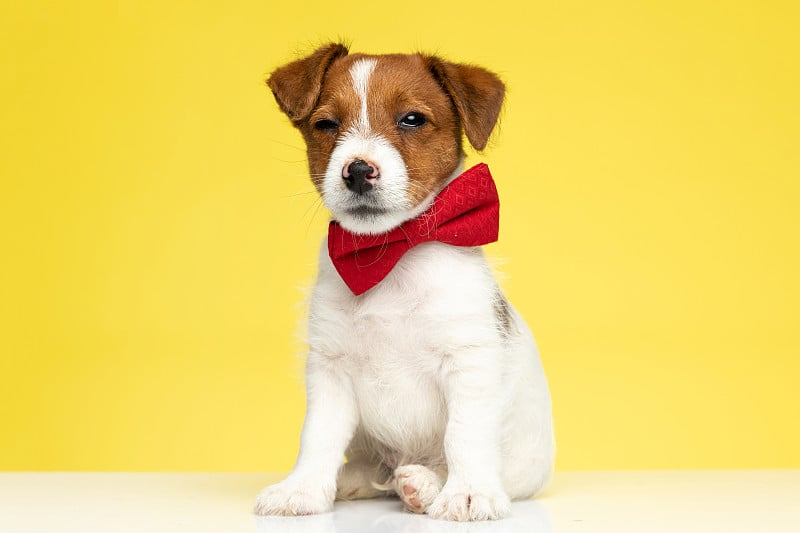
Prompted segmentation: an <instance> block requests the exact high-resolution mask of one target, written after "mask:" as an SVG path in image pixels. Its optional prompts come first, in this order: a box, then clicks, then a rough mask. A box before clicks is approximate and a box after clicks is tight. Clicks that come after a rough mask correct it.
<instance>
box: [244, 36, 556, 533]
mask: <svg viewBox="0 0 800 533" xmlns="http://www.w3.org/2000/svg"><path fill="white" fill-rule="evenodd" d="M267 84H268V85H269V87H270V89H272V91H273V93H274V95H275V98H276V100H277V102H278V104H279V106H280V108H281V110H282V111H283V112H284V113H286V115H288V117H289V118H290V119H291V121H292V124H293V125H294V126H295V127H296V128H297V129H298V130H300V133H301V134H302V135H303V138H304V140H305V142H306V145H307V150H308V162H309V167H310V171H311V181H312V182H313V184H314V186H315V188H316V189H317V191H318V192H319V194H320V195H321V196H322V200H323V202H324V203H325V205H326V207H327V208H328V209H329V210H330V212H331V213H332V215H333V219H334V221H333V222H331V226H330V229H329V236H328V239H326V243H325V244H324V245H323V247H322V251H321V253H320V257H319V276H318V279H317V281H316V285H315V286H314V289H313V292H312V295H311V299H310V313H309V327H308V334H309V338H308V342H309V347H310V350H309V353H308V359H307V363H306V382H307V412H306V418H305V423H304V425H303V431H302V437H301V444H300V453H299V455H298V458H297V463H296V465H295V467H294V469H293V470H292V472H291V473H290V474H289V476H288V477H287V478H286V479H285V480H283V481H282V482H280V483H278V484H276V485H272V486H270V487H267V488H266V489H264V490H263V491H262V492H261V494H260V495H259V496H258V499H257V502H256V506H255V511H256V513H258V514H264V515H305V514H313V513H322V512H325V511H329V510H331V509H332V506H333V502H334V499H358V498H373V497H378V496H383V495H386V494H389V493H396V494H397V495H398V496H399V497H400V499H401V500H402V501H403V504H404V506H405V508H406V509H407V510H409V511H412V512H415V513H427V514H428V515H430V516H431V517H433V518H439V519H447V520H459V521H469V520H494V519H499V518H502V517H504V516H506V515H508V514H509V512H510V499H520V498H528V497H530V496H532V495H534V494H536V493H537V492H539V491H540V490H541V489H542V488H543V487H544V486H545V485H546V483H547V482H548V480H549V478H550V475H551V471H552V468H553V457H554V451H555V444H554V438H553V429H552V417H551V407H550V393H549V391H548V387H547V382H546V379H545V375H544V371H543V369H542V366H541V363H540V361H539V356H538V352H537V348H536V344H535V342H534V340H533V337H532V336H531V333H530V331H529V330H528V328H527V326H526V325H525V323H524V321H523V320H522V318H520V315H519V314H517V312H516V311H515V310H514V308H513V307H512V306H511V305H510V304H509V302H508V301H507V300H506V299H505V297H504V296H503V294H502V293H501V291H500V289H499V288H498V285H497V283H496V281H495V280H494V278H493V276H492V273H491V269H490V268H489V266H488V264H487V261H486V259H485V258H484V255H483V252H482V250H481V248H480V247H479V245H480V244H485V243H487V242H491V241H492V240H494V239H495V238H496V232H497V205H498V204H497V200H496V192H495V189H494V183H493V182H492V178H491V175H490V174H489V171H488V168H487V167H486V166H485V165H478V166H477V167H474V168H473V169H470V170H468V171H466V172H463V161H464V151H463V147H462V137H463V136H466V138H467V140H468V141H469V143H470V144H471V145H472V146H473V147H474V148H475V149H476V150H482V149H483V148H484V147H485V146H486V143H487V140H488V138H489V135H490V133H491V132H492V129H493V128H494V126H495V123H496V122H497V118H498V115H499V113H500V108H501V106H502V102H503V96H504V86H503V83H502V82H501V81H500V80H499V79H498V77H497V76H496V75H494V74H492V73H490V72H488V71H486V70H484V69H482V68H479V67H475V66H470V65H463V64H455V63H450V62H447V61H444V60H442V59H440V58H438V57H435V56H428V55H422V54H414V55H362V54H348V50H347V48H345V47H344V46H342V45H340V44H330V45H327V46H324V47H322V48H319V49H318V50H316V51H315V52H314V53H313V54H311V55H310V56H308V57H306V58H304V59H300V60H298V61H295V62H293V63H290V64H288V65H285V66H283V67H280V68H278V69H277V70H276V71H275V72H273V73H272V75H271V76H270V78H269V80H268V82H267ZM345 457H346V458H347V461H346V462H345Z"/></svg>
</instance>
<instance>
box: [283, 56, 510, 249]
mask: <svg viewBox="0 0 800 533" xmlns="http://www.w3.org/2000/svg"><path fill="white" fill-rule="evenodd" d="M267 84H268V85H269V87H270V89H272V92H273V94H274V95H275V99H276V100H277V101H278V104H279V105H280V107H281V109H282V110H283V111H284V113H286V115H288V117H289V118H290V119H291V121H292V123H293V124H294V125H295V127H297V128H298V129H299V130H300V132H301V133H302V134H303V138H304V139H305V142H306V146H307V149H308V162H309V167H310V170H311V180H312V181H313V183H314V186H315V187H316V188H317V190H318V191H319V193H320V194H321V195H322V199H323V202H324V203H325V205H326V206H327V207H328V209H330V211H331V213H333V216H334V218H335V219H336V220H337V221H338V222H339V223H340V224H341V225H342V226H343V227H344V228H345V229H347V230H349V231H351V232H354V233H370V234H377V233H383V232H385V231H388V230H390V229H392V228H394V227H396V226H398V225H399V224H401V223H402V222H404V221H406V220H409V219H411V218H414V217H415V216H417V215H419V214H420V213H421V212H422V211H424V210H425V209H426V208H427V206H428V205H429V204H430V202H431V200H432V199H433V197H434V196H435V195H436V193H437V192H438V191H439V190H441V188H442V187H443V186H444V185H445V184H446V182H447V180H448V179H449V178H450V177H451V176H452V175H453V173H454V172H456V170H457V169H458V168H459V167H460V162H461V160H462V157H463V150H462V143H461V139H462V135H464V134H465V135H466V137H467V139H468V140H469V142H470V144H471V145H472V146H473V147H474V148H475V149H477V150H482V149H483V148H484V147H485V146H486V143H487V141H488V139H489V135H490V134H491V132H492V129H493V128H494V126H495V123H496V122H497V118H498V115H499V114H500V108H501V106H502V103H503V95H504V86H503V83H502V82H501V81H500V79H499V78H498V77H497V76H496V75H494V74H492V73H491V72H488V71H487V70H484V69H482V68H479V67H475V66H471V65H462V64H455V63H449V62H447V61H444V60H442V59H439V58H438V57H435V56H428V55H422V54H413V55H400V54H392V55H374V56H371V55H363V54H353V55H348V50H347V48H345V47H344V46H343V45H340V44H330V45H327V46H324V47H322V48H319V49H318V50H317V51H315V52H314V53H313V54H311V55H310V56H308V57H306V58H304V59H300V60H298V61H294V62H293V63H289V64H288V65H285V66H283V67H280V68H279V69H277V70H276V71H275V72H273V73H272V75H271V76H270V77H269V80H268V81H267Z"/></svg>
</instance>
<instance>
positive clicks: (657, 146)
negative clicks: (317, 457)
mask: <svg viewBox="0 0 800 533" xmlns="http://www.w3.org/2000/svg"><path fill="white" fill-rule="evenodd" d="M797 5H798V4H797V3H796V2H784V3H779V2H763V1H751V2H735V1H734V2H710V1H705V2H697V1H686V2H674V1H670V2H666V1H665V2H552V1H548V2H538V1H537V2H515V3H509V4H503V3H502V2H431V1H424V2H418V1H406V2H399V3H395V2H383V3H381V2H377V3H375V2H366V1H365V2H353V3H341V2H330V1H325V2H308V1H306V2H300V3H291V2H288V3H287V2H255V1H253V2H237V1H231V2H208V3H204V2H188V1H187V2H155V1H132V0H131V1H121V2H46V3H45V2H23V1H17V2H15V3H12V4H10V5H9V3H5V4H4V5H3V6H2V7H0V39H1V40H2V42H0V62H1V63H2V69H1V70H0V91H2V94H1V95H0V109H1V110H2V115H1V116H0V154H2V156H1V157H0V177H1V179H2V182H0V187H1V188H0V228H1V229H0V250H2V262H0V291H2V292H0V354H1V355H2V359H1V360H0V424H1V425H0V431H1V433H0V469H7V470H45V469H58V470H72V469H80V470H106V469H110V470H287V469H289V468H290V467H291V464H292V462H293V459H294V456H295V453H296V448H297V442H298V435H299V430H300V426H301V423H302V416H303V412H304V398H303V391H302V387H301V383H300V378H301V376H302V372H301V369H302V360H301V358H300V357H299V354H301V353H302V342H300V341H299V340H297V335H296V334H297V332H298V327H297V324H298V323H300V321H301V317H302V305H301V303H302V300H303V291H302V287H304V286H307V285H308V284H309V282H310V280H312V279H313V273H314V268H315V267H314V262H315V256H316V251H317V247H318V244H319V239H320V238H321V236H322V235H323V233H324V231H325V226H326V216H327V215H326V213H325V212H324V209H322V208H320V207H319V205H318V203H317V202H316V197H315V195H314V194H313V193H312V188H311V186H310V185H309V182H308V179H307V177H306V167H305V161H304V152H303V148H302V142H301V139H300V137H299V135H298V134H297V133H296V132H295V131H294V130H293V129H292V128H291V127H290V125H289V122H288V120H287V119H286V118H285V117H284V116H283V115H281V114H280V113H279V111H278V109H277V106H276V105H275V103H274V101H273V99H272V96H271V95H270V94H269V92H268V91H267V90H266V88H265V87H264V86H263V80H264V77H265V75H266V74H267V73H268V72H270V71H271V70H272V69H274V68H276V67H277V66H279V65H281V64H283V63H285V62H287V61H289V60H291V59H293V58H295V57H297V54H300V53H304V52H308V51H310V50H312V49H313V48H314V46H316V45H318V44H321V43H324V42H326V41H328V40H331V39H338V38H342V39H345V40H347V41H349V42H350V43H352V49H353V50H354V51H367V52H390V51H415V50H423V51H429V52H438V53H440V54H442V55H444V56H446V57H448V58H450V59H452V60H457V61H469V62H474V63H477V64H480V65H485V66H487V67H490V68H491V69H493V70H495V71H497V72H498V73H500V75H501V76H502V77H503V78H504V79H505V81H506V82H507V84H508V86H509V92H508V100H507V105H506V107H505V112H504V115H503V119H502V124H501V128H500V131H499V133H497V134H496V135H495V137H494V140H493V143H492V145H491V146H490V147H489V149H488V150H487V151H486V152H485V154H483V155H478V154H474V153H470V156H469V161H468V163H470V164H471V163H475V162H477V161H479V160H484V161H486V162H488V163H489V164H490V165H491V168H492V170H493V172H494V174H495V177H496V178H497V181H498V183H499V188H500V193H501V197H502V202H503V208H502V230H501V240H500V242H499V243H498V244H495V245H492V246H490V247H489V248H488V252H489V254H490V255H491V256H492V257H496V258H503V259H504V260H505V262H504V264H503V266H502V267H501V268H502V271H503V272H504V273H505V275H506V276H507V277H506V279H505V281H504V287H505V289H506V290H507V293H508V295H509V297H510V298H511V300H512V301H513V302H514V303H515V305H516V306H517V307H518V308H519V309H520V310H521V311H522V313H523V314H524V315H525V317H526V318H527V320H528V322H529V323H530V324H531V326H532V328H533V330H534V333H535V334H536V336H537V338H538V341H539V344H540V349H541V352H542V358H543V360H544V363H545V366H546V369H547V372H548V375H549V379H550V384H551V389H552V392H553V399H554V406H555V420H556V429H557V434H558V440H559V455H558V467H559V468H560V469H605V468H721V467H737V468H738V467H741V468H751V467H800V429H799V425H798V420H799V419H800V393H799V392H798V389H799V388H800V387H799V386H798V381H800V362H799V360H800V358H799V357H798V355H800V354H799V353H798V352H799V351H800V350H798V338H797V337H798V326H800V321H799V320H798V297H800V290H799V289H800V283H799V282H798V272H799V271H800V253H799V252H798V229H799V226H800V224H798V222H799V217H798V214H797V211H798V200H800V198H799V196H800V195H799V194H798V193H799V192H800V186H798V180H799V179H800V176H799V175H798V174H799V172H798V166H799V165H800V155H799V154H800V149H799V148H800V132H799V130H800V126H799V124H800V121H799V120H798V119H800V112H799V111H800V110H799V109H798V108H799V107H800V105H799V104H798V101H799V100H800V99H799V98H798V94H799V93H800V88H799V87H798V80H799V78H800V76H799V75H798V51H799V48H800V47H799V46H798V25H799V23H800V20H799V17H798V8H797V7H796V6H797ZM409 393H413V391H409Z"/></svg>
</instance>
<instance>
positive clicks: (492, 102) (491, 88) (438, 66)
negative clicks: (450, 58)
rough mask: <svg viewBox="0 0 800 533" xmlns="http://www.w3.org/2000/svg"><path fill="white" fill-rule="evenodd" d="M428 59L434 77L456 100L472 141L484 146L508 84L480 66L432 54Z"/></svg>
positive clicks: (480, 146) (479, 147)
mask: <svg viewBox="0 0 800 533" xmlns="http://www.w3.org/2000/svg"><path fill="white" fill-rule="evenodd" d="M426 59H427V61H428V66H429V68H430V70H431V72H432V73H433V75H434V77H436V79H437V81H438V82H439V84H440V85H441V86H442V88H444V90H445V91H446V92H447V94H448V95H450V98H451V99H452V100H453V104H454V105H455V108H456V112H457V113H458V117H459V119H460V120H461V124H462V126H463V128H464V133H465V134H466V135H467V139H468V140H469V142H470V144H471V145H472V146H473V147H474V148H475V149H476V150H483V149H484V148H485V147H486V143H487V142H488V141H489V135H491V133H492V130H493V129H494V126H495V124H497V119H498V117H499V116H500V109H501V108H502V107H503V98H504V96H505V85H503V82H502V81H500V78H498V77H497V75H496V74H494V73H492V72H489V71H488V70H486V69H484V68H481V67H476V66H473V65H464V64H458V63H450V62H447V61H444V60H442V59H439V58H438V57H433V56H429V57H427V58H426Z"/></svg>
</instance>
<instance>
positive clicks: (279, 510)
mask: <svg viewBox="0 0 800 533" xmlns="http://www.w3.org/2000/svg"><path fill="white" fill-rule="evenodd" d="M306 396H307V407H306V418H305V422H304V424H303V432H302V435H301V438H300V453H299V454H298V456H297V462H296V463H295V466H294V468H293V469H292V472H291V473H290V474H289V476H287V477H286V479H284V480H283V481H281V482H280V483H277V484H275V485H272V486H269V487H267V488H266V489H264V490H263V491H261V494H259V496H258V498H257V500H256V506H255V512H256V513H257V514H261V515H288V516H294V515H308V514H317V513H323V512H326V511H329V510H331V508H332V506H333V500H334V497H335V496H336V475H337V473H338V471H339V468H340V467H341V466H342V463H343V462H344V453H345V449H346V448H347V445H348V444H349V443H350V440H351V439H352V438H353V433H354V432H355V428H356V424H357V421H358V413H357V410H356V405H355V398H354V396H353V389H352V385H351V382H350V380H349V378H348V377H347V376H345V375H343V373H341V372H339V371H337V369H336V368H335V366H334V365H332V364H331V361H328V360H326V358H325V357H324V356H320V355H318V354H311V355H309V358H308V362H307V363H306Z"/></svg>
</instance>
